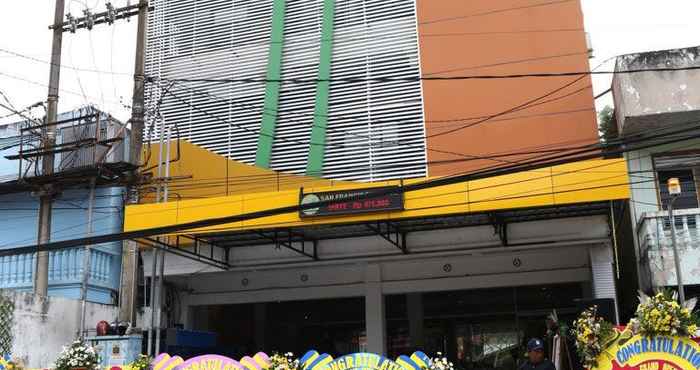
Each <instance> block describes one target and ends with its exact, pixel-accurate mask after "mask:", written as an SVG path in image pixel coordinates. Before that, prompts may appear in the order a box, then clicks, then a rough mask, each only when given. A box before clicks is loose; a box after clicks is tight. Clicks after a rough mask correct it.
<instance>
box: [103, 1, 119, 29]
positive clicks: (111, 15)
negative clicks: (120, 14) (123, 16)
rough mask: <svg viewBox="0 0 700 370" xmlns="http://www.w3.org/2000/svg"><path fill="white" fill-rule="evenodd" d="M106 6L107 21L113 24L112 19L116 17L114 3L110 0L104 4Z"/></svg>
mask: <svg viewBox="0 0 700 370" xmlns="http://www.w3.org/2000/svg"><path fill="white" fill-rule="evenodd" d="M105 5H106V6H107V23H109V24H113V23H114V20H115V19H116V18H117V11H116V10H115V9H114V5H112V3H111V2H107V3H106V4H105Z"/></svg>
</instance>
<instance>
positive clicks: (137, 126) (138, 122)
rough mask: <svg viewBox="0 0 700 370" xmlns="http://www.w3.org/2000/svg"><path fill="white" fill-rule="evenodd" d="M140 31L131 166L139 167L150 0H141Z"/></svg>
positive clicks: (133, 100)
mask: <svg viewBox="0 0 700 370" xmlns="http://www.w3.org/2000/svg"><path fill="white" fill-rule="evenodd" d="M138 7H139V18H138V30H137V33H136V58H135V59H136V60H135V62H134V94H133V97H132V103H131V137H130V139H131V145H130V146H131V148H130V149H131V151H130V153H129V154H130V155H129V158H130V162H131V164H134V165H138V164H139V163H140V161H141V148H142V146H143V126H144V113H145V103H144V89H145V86H146V76H145V72H144V70H145V64H146V62H145V58H144V56H145V53H146V27H147V25H148V0H139V5H138Z"/></svg>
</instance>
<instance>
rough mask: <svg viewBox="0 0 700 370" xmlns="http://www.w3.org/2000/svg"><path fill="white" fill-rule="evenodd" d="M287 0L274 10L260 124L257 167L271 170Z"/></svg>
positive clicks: (277, 1) (276, 1) (276, 3)
mask: <svg viewBox="0 0 700 370" xmlns="http://www.w3.org/2000/svg"><path fill="white" fill-rule="evenodd" d="M285 1H286V0H274V4H273V8H272V29H271V31H270V52H269V53H268V57H267V80H268V82H267V85H266V88H265V106H264V108H263V112H262V122H261V123H260V136H259V137H258V151H257V152H256V154H255V165H256V166H258V167H263V168H269V167H270V157H271V156H272V145H273V143H274V141H275V127H276V126H277V114H278V113H277V108H278V107H279V96H280V87H281V83H280V82H279V80H280V79H281V78H282V50H283V48H284V13H285V6H286V4H285Z"/></svg>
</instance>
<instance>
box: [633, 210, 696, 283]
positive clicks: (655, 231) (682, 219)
mask: <svg viewBox="0 0 700 370" xmlns="http://www.w3.org/2000/svg"><path fill="white" fill-rule="evenodd" d="M674 223H675V230H676V241H677V245H678V254H679V258H680V263H681V270H682V272H683V280H684V283H685V284H696V283H700V264H698V261H700V208H692V209H680V210H674ZM637 236H638V240H639V248H640V252H641V253H640V259H641V261H640V262H642V265H646V267H648V268H649V271H648V272H649V273H650V274H651V276H652V279H653V283H654V284H656V285H657V286H671V285H674V284H675V283H676V282H675V281H676V276H675V275H676V273H675V271H676V269H675V266H674V262H673V242H672V239H671V222H670V220H669V217H668V212H666V211H658V212H646V213H644V214H642V216H641V217H640V219H639V222H638V223H637Z"/></svg>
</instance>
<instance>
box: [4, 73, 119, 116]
mask: <svg viewBox="0 0 700 370" xmlns="http://www.w3.org/2000/svg"><path fill="white" fill-rule="evenodd" d="M0 76H5V77H7V78H11V79H13V80H17V81H23V82H26V83H28V84H32V85H36V86H41V87H49V85H47V84H45V83H41V82H36V81H32V80H29V79H27V78H24V77H19V76H15V75H11V74H8V73H5V72H2V71H0ZM58 91H61V92H64V93H66V94H71V95H75V96H79V97H84V95H83V93H80V92H75V91H71V90H66V89H58ZM87 97H89V98H92V99H95V100H97V99H99V97H95V96H91V95H88V96H87ZM106 101H107V102H110V103H113V104H119V105H121V106H123V107H124V108H128V109H131V106H129V105H126V104H124V103H123V102H121V101H120V102H117V101H114V100H106Z"/></svg>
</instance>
